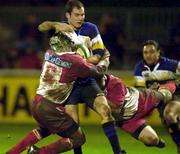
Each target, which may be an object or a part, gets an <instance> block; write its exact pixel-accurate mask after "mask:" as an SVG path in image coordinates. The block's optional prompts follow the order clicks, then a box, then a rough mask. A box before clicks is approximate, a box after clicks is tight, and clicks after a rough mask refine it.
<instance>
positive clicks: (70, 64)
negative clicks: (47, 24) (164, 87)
mask: <svg viewBox="0 0 180 154" xmlns="http://www.w3.org/2000/svg"><path fill="white" fill-rule="evenodd" d="M50 45H51V50H48V51H47V52H46V54H45V59H44V64H43V70H42V73H41V77H40V84H39V87H38V89H37V91H36V94H37V95H36V97H35V100H34V102H33V104H32V114H33V116H34V118H35V119H36V121H37V122H38V124H39V128H38V129H34V130H33V131H31V132H30V133H28V134H27V135H26V136H25V137H24V138H23V139H22V140H21V141H19V142H18V143H17V144H16V145H15V146H14V147H13V148H11V149H10V150H9V151H8V152H7V154H18V153H20V152H22V151H24V150H25V148H26V147H27V146H30V145H33V144H35V143H37V142H38V141H39V140H40V139H42V138H45V137H47V136H49V135H50V134H52V133H53V134H57V135H59V136H62V137H64V139H60V140H58V141H56V142H54V143H52V144H49V145H47V146H44V147H42V148H38V149H37V150H36V152H35V153H38V154H41V153H43V154H44V153H46V154H48V153H49V154H57V153H60V152H64V151H67V150H70V149H72V148H76V147H79V146H81V145H82V144H83V143H84V142H85V137H84V134H83V132H82V131H81V130H80V127H79V125H78V124H77V123H76V122H75V121H74V120H73V119H72V118H71V117H70V116H69V115H68V114H67V113H66V112H65V110H64V105H65V103H66V101H67V100H68V98H69V97H70V94H71V91H72V90H73V85H74V82H75V80H76V79H77V78H78V77H81V78H83V77H87V76H90V77H92V78H101V77H102V76H103V75H102V73H101V72H100V71H98V68H97V67H96V66H95V65H93V64H90V63H87V62H86V61H85V60H84V59H82V57H81V56H79V55H78V54H77V53H76V52H72V49H74V43H73V42H72V40H71V39H70V38H68V37H67V36H66V35H64V33H58V34H57V35H54V36H53V37H52V38H51V40H50ZM54 51H55V52H54ZM94 86H95V87H96V84H95V85H94ZM92 93H93V94H92V95H91V96H93V95H94V96H93V97H92V98H88V99H90V102H92V100H93V102H94V103H95V102H96V101H97V100H98V101H99V99H100V95H99V96H97V94H100V93H101V91H100V89H99V90H98V89H96V90H95V91H93V92H92ZM102 96H103V93H102ZM103 98H104V97H103ZM91 99H92V100H91ZM104 103H105V104H103V103H102V102H101V106H99V108H98V109H97V108H94V110H95V111H96V112H98V113H99V114H100V115H101V116H102V118H105V119H104V120H106V122H105V124H106V123H108V126H107V125H106V126H104V127H105V128H110V130H112V131H113V130H114V129H112V127H111V126H112V122H113V118H112V115H111V112H110V108H109V106H108V105H107V104H106V100H104ZM92 107H93V103H92ZM102 108H103V109H105V110H104V111H103V109H102ZM106 118H107V119H106ZM108 120H109V121H108ZM109 126H110V127H109ZM113 132H114V131H113ZM114 134H115V135H116V133H114ZM111 137H112V141H113V140H114V136H111ZM65 138H66V139H65ZM116 138H117V136H116ZM114 146H115V145H114ZM115 148H116V150H117V152H114V153H115V154H121V151H120V147H118V146H115ZM33 152H34V151H33Z"/></svg>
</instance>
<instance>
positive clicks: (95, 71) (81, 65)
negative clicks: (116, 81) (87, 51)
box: [75, 57, 104, 79]
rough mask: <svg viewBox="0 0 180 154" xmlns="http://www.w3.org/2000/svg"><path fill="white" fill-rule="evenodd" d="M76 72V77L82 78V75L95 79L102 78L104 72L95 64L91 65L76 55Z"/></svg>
mask: <svg viewBox="0 0 180 154" xmlns="http://www.w3.org/2000/svg"><path fill="white" fill-rule="evenodd" d="M75 60H76V67H75V68H76V74H77V75H78V77H81V78H84V77H93V78H96V79H99V78H102V77H103V75H104V72H102V70H101V69H99V68H98V67H97V66H96V65H93V64H91V63H89V62H87V61H86V60H85V59H83V58H82V57H79V58H78V57H76V59H75Z"/></svg>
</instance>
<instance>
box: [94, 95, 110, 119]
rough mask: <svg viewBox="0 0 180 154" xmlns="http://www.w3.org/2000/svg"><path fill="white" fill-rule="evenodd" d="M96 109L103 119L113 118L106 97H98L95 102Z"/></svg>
mask: <svg viewBox="0 0 180 154" xmlns="http://www.w3.org/2000/svg"><path fill="white" fill-rule="evenodd" d="M94 109H95V110H96V112H97V113H98V114H99V115H100V116H101V118H102V119H103V120H107V121H111V120H112V119H113V117H112V114H111V108H110V106H109V105H108V103H107V101H106V100H105V99H103V98H102V99H96V101H95V103H94Z"/></svg>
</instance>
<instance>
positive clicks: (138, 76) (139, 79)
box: [134, 62, 146, 87]
mask: <svg viewBox="0 0 180 154" xmlns="http://www.w3.org/2000/svg"><path fill="white" fill-rule="evenodd" d="M141 65H142V64H141V62H139V63H138V64H137V65H136V66H135V69H134V82H135V86H136V87H145V85H146V81H145V78H144V77H143V76H142V67H141Z"/></svg>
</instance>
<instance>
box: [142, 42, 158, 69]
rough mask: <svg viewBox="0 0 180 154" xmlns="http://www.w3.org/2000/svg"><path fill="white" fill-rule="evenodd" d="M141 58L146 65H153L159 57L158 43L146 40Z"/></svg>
mask: <svg viewBox="0 0 180 154" xmlns="http://www.w3.org/2000/svg"><path fill="white" fill-rule="evenodd" d="M143 58H144V61H145V62H146V64H147V65H150V66H151V65H155V64H157V63H158V61H159V58H160V47H159V43H158V42H156V41H154V40H147V41H146V42H144V44H143Z"/></svg>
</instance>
